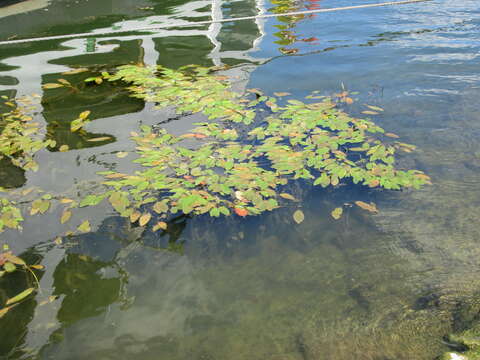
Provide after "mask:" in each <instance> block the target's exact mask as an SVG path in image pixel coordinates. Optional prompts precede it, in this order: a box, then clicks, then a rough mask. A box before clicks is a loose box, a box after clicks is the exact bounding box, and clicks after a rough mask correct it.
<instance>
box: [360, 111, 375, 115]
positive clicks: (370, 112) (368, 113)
mask: <svg viewBox="0 0 480 360" xmlns="http://www.w3.org/2000/svg"><path fill="white" fill-rule="evenodd" d="M362 114H366V115H378V112H375V111H370V110H365V111H362Z"/></svg>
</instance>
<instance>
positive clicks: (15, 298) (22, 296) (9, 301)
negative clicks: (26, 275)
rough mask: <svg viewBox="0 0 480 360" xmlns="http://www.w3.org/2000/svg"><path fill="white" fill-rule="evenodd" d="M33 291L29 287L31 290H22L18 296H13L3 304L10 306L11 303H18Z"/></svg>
mask: <svg viewBox="0 0 480 360" xmlns="http://www.w3.org/2000/svg"><path fill="white" fill-rule="evenodd" d="M34 290H35V288H33V287H31V288H28V289H26V290H23V291H22V292H21V293H20V294H18V295H16V296H14V297H13V298H10V299H8V300H7V302H6V303H5V305H11V304H13V303H16V302H19V301H21V300H23V299H25V298H26V297H27V296H28V295H30V294H31V293H32V292H33V291H34Z"/></svg>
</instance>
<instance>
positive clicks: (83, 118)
mask: <svg viewBox="0 0 480 360" xmlns="http://www.w3.org/2000/svg"><path fill="white" fill-rule="evenodd" d="M89 115H90V110H85V111H82V112H81V113H80V115H78V118H79V119H82V120H85V119H86V118H88V116H89Z"/></svg>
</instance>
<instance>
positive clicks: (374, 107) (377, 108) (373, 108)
mask: <svg viewBox="0 0 480 360" xmlns="http://www.w3.org/2000/svg"><path fill="white" fill-rule="evenodd" d="M367 107H368V108H370V109H372V110H375V111H384V110H383V109H382V108H381V107H379V106H374V105H367Z"/></svg>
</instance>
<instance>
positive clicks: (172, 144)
mask: <svg viewBox="0 0 480 360" xmlns="http://www.w3.org/2000/svg"><path fill="white" fill-rule="evenodd" d="M102 76H103V77H104V79H105V80H108V81H110V82H116V81H123V82H125V83H127V84H129V87H128V89H129V90H130V91H131V92H132V96H134V97H137V98H141V99H144V100H146V101H151V102H155V104H156V105H157V107H158V108H165V107H172V108H175V109H176V111H177V113H179V114H184V113H203V114H205V115H206V116H207V117H208V119H210V120H215V122H208V121H207V122H202V123H197V128H195V129H193V130H192V131H191V132H190V133H187V134H183V135H181V136H174V135H172V134H169V133H168V132H167V131H166V130H164V129H158V128H153V127H150V126H142V127H141V131H140V132H139V133H133V134H132V140H133V141H135V143H136V145H137V147H136V153H137V155H138V158H137V159H136V160H134V161H135V162H136V163H138V164H140V165H141V166H142V168H143V170H140V171H136V172H135V173H132V174H124V173H119V172H114V171H106V172H101V173H100V174H101V175H103V176H104V178H105V181H104V185H105V186H106V187H107V191H105V192H104V193H103V194H100V195H90V196H88V197H86V198H84V199H83V200H82V201H81V202H80V204H79V206H80V207H83V206H94V205H97V204H98V203H99V202H101V201H102V200H104V199H108V201H109V202H110V204H111V205H112V207H113V208H114V209H115V210H116V211H117V212H118V213H119V214H120V215H122V216H124V217H129V218H130V220H131V221H132V222H138V223H139V224H140V225H142V226H143V225H146V224H148V223H149V222H150V221H151V220H152V219H154V218H155V219H158V218H159V217H160V218H162V217H167V216H168V215H169V214H172V213H173V214H175V213H177V212H182V213H184V214H197V215H199V214H209V215H210V216H213V217H218V216H220V215H230V214H231V213H232V212H234V213H235V214H237V215H239V216H246V215H256V214H260V213H262V212H264V211H270V210H273V209H275V208H277V207H279V206H280V199H288V198H289V197H290V196H291V195H290V194H286V195H285V193H283V192H282V191H281V190H282V186H284V185H286V184H287V183H288V182H289V181H290V180H295V179H306V180H309V181H312V182H313V184H314V185H319V186H322V187H327V186H337V185H339V184H340V182H342V181H352V182H353V183H355V184H363V185H365V186H369V187H372V188H373V187H383V188H385V189H393V190H399V189H402V188H408V187H413V188H419V187H420V186H422V185H424V184H426V183H429V177H428V176H427V175H425V174H424V173H422V172H421V171H418V170H399V169H397V168H395V157H394V155H395V152H396V151H397V150H399V149H400V150H405V149H406V150H407V151H410V150H411V149H412V148H413V146H411V145H408V144H404V143H400V142H396V141H395V142H390V143H388V142H384V141H382V140H381V138H380V136H381V135H382V134H384V130H383V129H382V128H380V127H379V126H377V125H375V124H374V123H373V122H372V121H370V120H367V119H358V118H354V117H351V116H349V115H348V114H346V113H345V112H344V111H343V110H342V109H340V108H339V107H338V106H337V104H336V103H335V102H334V101H333V100H332V99H330V98H326V97H319V96H311V97H310V99H311V98H313V97H315V98H321V101H319V102H313V103H312V102H310V103H307V102H302V101H299V100H288V101H287V102H286V103H285V104H284V105H279V104H278V103H279V101H278V98H276V97H268V96H265V95H263V93H262V92H261V91H260V90H257V89H253V90H250V94H253V96H254V98H253V99H252V98H251V97H250V98H248V97H242V96H241V95H240V94H238V93H235V92H233V91H232V90H231V89H230V86H231V85H230V83H229V81H228V80H229V79H228V78H227V77H224V76H217V75H215V73H213V70H212V69H209V68H202V67H195V66H189V67H184V68H181V69H179V70H171V69H165V68H162V67H142V66H138V65H127V66H122V67H119V68H118V70H117V72H116V73H115V74H107V73H103V74H102ZM261 103H263V104H264V106H265V107H267V108H268V112H269V115H268V116H267V117H263V118H261V117H260V116H259V114H258V112H259V110H258V109H259V108H260V105H261ZM379 109H380V108H378V107H377V108H376V110H377V111H379ZM375 135H379V136H375ZM384 137H385V136H384ZM386 137H388V136H386ZM186 139H189V140H191V141H194V142H197V143H196V144H194V145H192V144H191V143H190V144H189V145H188V146H185V145H184V143H185V140H186ZM289 200H291V199H289ZM362 205H363V204H361V205H359V206H360V207H362V208H364V209H366V210H369V211H372V210H373V209H374V208H373V206H374V205H371V206H370V205H368V204H365V205H367V206H365V205H363V206H362ZM340 210H341V209H340ZM340 210H338V209H336V210H335V211H334V212H333V213H332V216H333V217H334V218H336V219H337V218H339V217H340V216H341V213H342V212H341V211H340ZM375 210H376V209H375ZM152 215H155V216H152ZM295 221H296V222H301V221H298V216H297V219H295ZM161 223H163V222H161ZM155 227H156V228H162V226H159V225H158V224H157V225H155Z"/></svg>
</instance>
